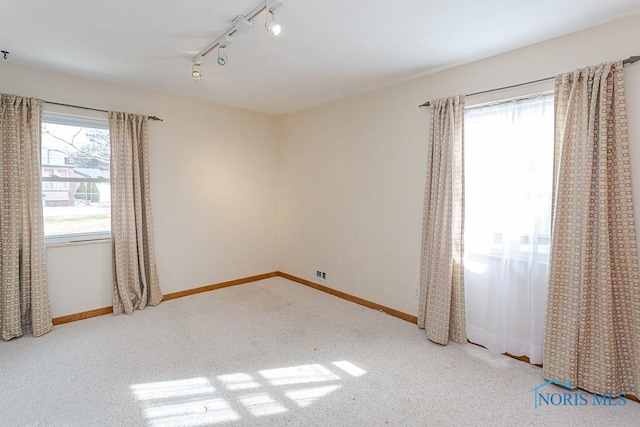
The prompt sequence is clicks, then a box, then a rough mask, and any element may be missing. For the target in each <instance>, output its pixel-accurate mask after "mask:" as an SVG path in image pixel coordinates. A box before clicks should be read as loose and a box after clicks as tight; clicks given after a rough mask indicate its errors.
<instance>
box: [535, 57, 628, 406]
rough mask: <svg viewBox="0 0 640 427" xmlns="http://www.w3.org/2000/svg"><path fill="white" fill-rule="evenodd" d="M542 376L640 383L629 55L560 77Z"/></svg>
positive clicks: (619, 387) (590, 384)
mask: <svg viewBox="0 0 640 427" xmlns="http://www.w3.org/2000/svg"><path fill="white" fill-rule="evenodd" d="M555 99H556V114H555V115H556V137H555V144H556V148H555V168H554V169H555V170H554V190H553V197H554V212H553V227H552V246H551V247H552V252H551V260H550V274H549V293H548V303H547V317H546V326H545V340H544V346H545V347H544V377H545V378H546V379H552V378H555V379H558V380H560V381H563V382H566V381H569V380H570V381H571V384H572V386H573V387H579V388H582V389H585V390H587V391H590V392H593V393H598V394H606V393H611V394H612V395H614V396H617V395H618V394H620V393H628V394H633V395H635V396H639V394H638V392H640V280H639V274H638V250H637V246H636V244H637V242H636V228H635V220H634V209H633V199H632V192H631V170H630V163H629V139H628V131H627V109H626V100H625V82H624V71H623V65H622V63H621V62H617V63H615V64H603V65H599V66H596V67H588V68H585V69H583V70H577V71H575V72H573V73H568V74H563V75H561V76H558V77H557V78H556V88H555Z"/></svg>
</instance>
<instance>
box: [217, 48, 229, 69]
mask: <svg viewBox="0 0 640 427" xmlns="http://www.w3.org/2000/svg"><path fill="white" fill-rule="evenodd" d="M217 62H218V65H219V66H221V67H224V66H225V65H227V62H229V58H227V55H225V54H224V46H222V45H220V46H218V59H217Z"/></svg>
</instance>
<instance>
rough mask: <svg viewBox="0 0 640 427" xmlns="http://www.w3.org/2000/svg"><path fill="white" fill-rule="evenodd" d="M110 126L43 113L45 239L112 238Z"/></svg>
mask: <svg viewBox="0 0 640 427" xmlns="http://www.w3.org/2000/svg"><path fill="white" fill-rule="evenodd" d="M109 162H110V141H109V125H108V122H107V120H106V118H105V119H92V118H78V117H74V116H67V115H61V114H54V113H45V114H44V116H43V119H42V206H43V212H44V234H45V240H46V242H47V243H60V242H71V241H79V240H90V239H101V238H109V237H111V187H110V183H109V170H110V168H109Z"/></svg>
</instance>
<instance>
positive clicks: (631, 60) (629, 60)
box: [418, 56, 640, 107]
mask: <svg viewBox="0 0 640 427" xmlns="http://www.w3.org/2000/svg"><path fill="white" fill-rule="evenodd" d="M638 61H640V56H630V57H629V58H627V59H625V60H624V61H622V64H624V65H627V64H633V63H635V62H638ZM553 79H555V77H546V78H544V79H538V80H532V81H530V82H524V83H518V84H515V85H511V86H503V87H499V88H496V89H488V90H482V91H480V92H474V93H468V94H466V95H465V96H475V95H482V94H485V93H491V92H497V91H499V90H505V89H513V88H515V87H520V86H526V85H531V84H534V83H540V82H546V81H548V80H553ZM430 105H431V103H430V102H429V101H427V102H425V103H424V104H420V105H418V107H428V106H430Z"/></svg>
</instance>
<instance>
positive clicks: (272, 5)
mask: <svg viewBox="0 0 640 427" xmlns="http://www.w3.org/2000/svg"><path fill="white" fill-rule="evenodd" d="M283 3H284V0H267V2H266V3H265V8H266V9H267V22H265V24H264V28H265V29H266V30H267V32H268V33H271V34H273V35H274V36H277V35H278V34H280V32H281V31H282V27H281V26H280V24H278V23H277V22H276V16H275V14H274V12H275V11H276V10H277V9H278V8H280V6H282V5H283Z"/></svg>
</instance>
